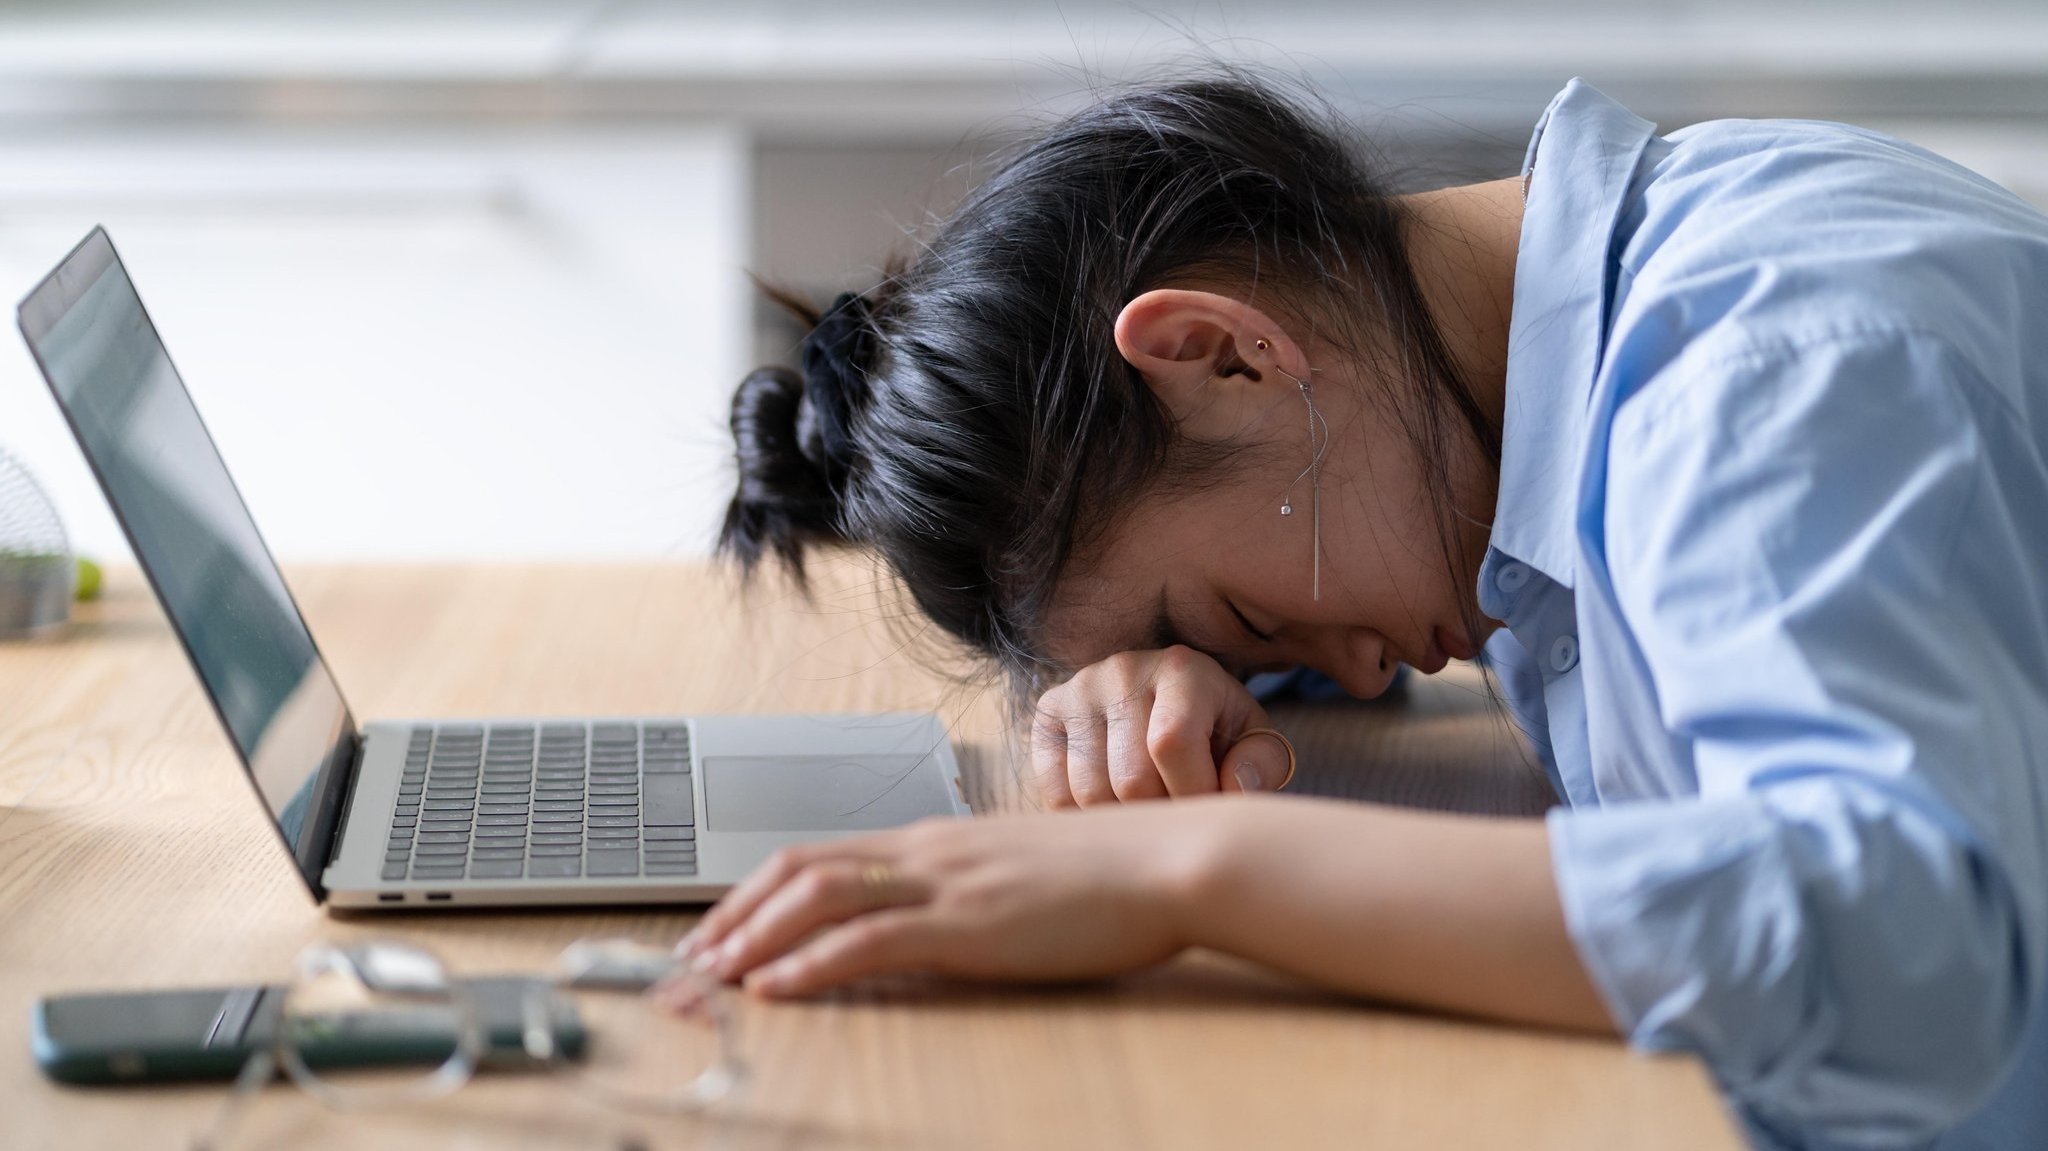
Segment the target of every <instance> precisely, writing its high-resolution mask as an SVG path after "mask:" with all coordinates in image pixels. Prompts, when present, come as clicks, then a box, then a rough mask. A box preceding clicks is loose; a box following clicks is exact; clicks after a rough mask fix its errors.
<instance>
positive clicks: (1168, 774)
mask: <svg viewBox="0 0 2048 1151" xmlns="http://www.w3.org/2000/svg"><path fill="white" fill-rule="evenodd" d="M1221 708H1222V704H1221V701H1220V700H1218V699H1217V698H1216V694H1215V693H1214V691H1213V690H1204V689H1203V688H1201V687H1199V686H1197V685H1195V684H1192V683H1189V682H1186V681H1178V682H1175V683H1172V684H1169V685H1165V686H1162V687H1161V688H1160V689H1159V697H1158V699H1157V701H1156V702H1154V703H1153V705H1152V720H1151V723H1150V725H1149V727H1148V728H1147V730H1146V733H1145V747H1146V750H1147V751H1148V752H1149V753H1150V755H1151V757H1152V763H1153V765H1154V766H1155V767H1156V768H1157V769H1158V771H1159V777H1160V779H1161V781H1162V782H1163V784H1164V785H1165V787H1166V793H1167V794H1168V795H1171V796H1174V797H1176V798H1177V797H1179V796H1183V795H1203V794H1206V793H1209V792H1213V791H1215V790H1216V787H1217V774H1218V772H1217V765H1216V749H1215V748H1214V747H1212V746H1211V743H1210V739H1209V733H1210V732H1212V731H1214V730H1215V729H1216V724H1217V721H1218V718H1219V715H1218V713H1219V712H1220V711H1221Z"/></svg>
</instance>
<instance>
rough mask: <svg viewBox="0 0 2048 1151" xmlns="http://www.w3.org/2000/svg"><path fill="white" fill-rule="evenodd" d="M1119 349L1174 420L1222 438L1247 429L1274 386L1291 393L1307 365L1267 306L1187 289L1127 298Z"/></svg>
mask: <svg viewBox="0 0 2048 1151" xmlns="http://www.w3.org/2000/svg"><path fill="white" fill-rule="evenodd" d="M1116 348H1117V351H1118V352H1119V353H1121V354H1122V356H1123V358H1124V359H1125V360H1127V361H1129V363H1130V365H1131V366H1132V367H1134V368H1136V369H1138V373H1139V374H1140V375H1141V376H1143V377H1144V378H1145V383H1146V384H1148V385H1150V386H1151V388H1152V391H1153V392H1154V394H1156V395H1158V397H1159V398H1160V400H1161V401H1163V402H1164V403H1165V404H1166V407H1167V410H1169V411H1171V412H1172V413H1173V415H1174V418H1175V419H1176V420H1178V421H1180V422H1181V423H1182V424H1183V425H1185V426H1187V428H1188V430H1189V431H1190V432H1192V433H1194V434H1196V435H1200V436H1204V437H1208V438H1216V439H1223V438H1228V437H1231V436H1234V435H1238V434H1240V433H1242V432H1243V431H1244V429H1245V428H1246V427H1247V426H1248V424H1247V421H1248V420H1250V419H1252V418H1253V417H1254V408H1255V407H1263V406H1265V404H1266V403H1267V402H1269V399H1270V397H1271V395H1272V390H1273V389H1274V388H1280V389H1284V390H1285V391H1286V392H1288V393H1292V392H1293V391H1294V388H1295V384H1294V381H1293V380H1292V379H1289V378H1288V377H1289V376H1290V375H1291V376H1305V375H1306V374H1307V370H1308V365H1307V362H1306V359H1305V357H1304V356H1303V354H1302V351H1301V349H1300V348H1299V347H1298V346H1296V344H1295V343H1294V341H1293V340H1292V339H1290V338H1289V337H1288V336H1287V334H1286V333H1285V332H1283V331H1282V330H1281V328H1280V325H1279V324H1277V323H1274V322H1273V320H1272V319H1271V318H1270V317H1268V316H1267V315H1266V314H1265V313H1264V312H1262V311H1260V310H1259V309H1257V308H1255V307H1253V306H1251V305H1250V304H1247V303H1245V302H1244V301H1243V300H1238V299H1234V298H1232V297H1230V296H1225V295H1219V294H1217V293H1215V292H1203V291H1196V290H1192V289H1186V288H1154V289H1153V290H1151V291H1149V292H1145V293H1143V294H1141V295H1139V296H1138V297H1137V298H1136V299H1134V300H1132V301H1131V302H1130V303H1128V304H1125V305H1124V309H1123V311H1122V312H1121V313H1119V314H1118V315H1117V318H1116ZM1275 369H1278V370H1277V371H1276V370H1275Z"/></svg>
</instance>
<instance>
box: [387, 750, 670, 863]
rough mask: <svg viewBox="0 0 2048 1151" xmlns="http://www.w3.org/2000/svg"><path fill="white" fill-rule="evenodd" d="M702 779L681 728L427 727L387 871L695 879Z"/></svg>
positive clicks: (413, 756) (406, 785) (409, 774)
mask: <svg viewBox="0 0 2048 1151" xmlns="http://www.w3.org/2000/svg"><path fill="white" fill-rule="evenodd" d="M690 782H691V772H690V730H689V728H687V727H685V726H684V725H682V724H679V723H671V724H655V723H649V724H644V725H643V724H638V723H590V724H583V723H544V724H540V725H538V726H537V727H536V726H531V725H526V724H490V725H483V724H438V725H433V726H422V727H415V728H413V730H412V735H411V738H410V740H409V742H408V743H407V744H406V749H405V771H404V774H403V775H402V776H401V777H400V782H399V785H398V804H397V807H396V808H395V809H394V811H393V813H392V817H391V839H390V842H389V843H387V844H386V845H385V852H384V871H383V876H384V878H385V879H425V880H448V879H520V878H530V879H575V878H578V877H583V876H588V877H590V878H592V879H612V878H627V877H631V876H639V875H646V876H657V877H667V876H687V875H695V874H696V873H697V817H696V810H695V806H696V805H695V802H694V800H693V799H692V797H691V792H690Z"/></svg>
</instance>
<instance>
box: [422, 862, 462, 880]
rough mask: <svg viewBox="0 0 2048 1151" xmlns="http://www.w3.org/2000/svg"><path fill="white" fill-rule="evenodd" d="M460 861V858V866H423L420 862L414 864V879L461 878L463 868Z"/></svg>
mask: <svg viewBox="0 0 2048 1151" xmlns="http://www.w3.org/2000/svg"><path fill="white" fill-rule="evenodd" d="M460 862H461V861H460V860H458V861H457V864H458V866H455V867H422V866H420V865H419V864H414V865H413V869H412V877H413V878H414V879H461V878H462V868H461V866H459V864H460Z"/></svg>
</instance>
